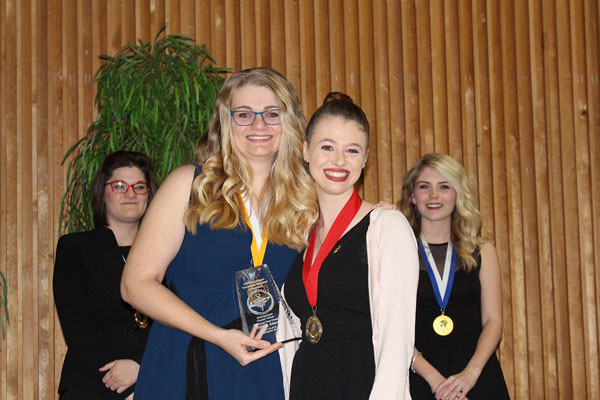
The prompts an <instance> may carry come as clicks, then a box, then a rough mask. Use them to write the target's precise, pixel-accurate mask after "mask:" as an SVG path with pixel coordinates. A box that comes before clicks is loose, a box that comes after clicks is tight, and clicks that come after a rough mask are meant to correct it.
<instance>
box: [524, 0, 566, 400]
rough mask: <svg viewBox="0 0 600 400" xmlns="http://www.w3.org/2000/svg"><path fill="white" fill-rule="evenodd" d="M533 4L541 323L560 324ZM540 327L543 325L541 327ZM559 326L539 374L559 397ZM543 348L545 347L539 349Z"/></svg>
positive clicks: (538, 29) (549, 332)
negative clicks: (556, 310)
mask: <svg viewBox="0 0 600 400" xmlns="http://www.w3.org/2000/svg"><path fill="white" fill-rule="evenodd" d="M529 4H530V11H531V12H530V13H529V24H530V27H531V29H530V35H529V37H530V41H531V45H530V49H531V51H530V57H531V93H532V100H533V104H532V116H533V118H532V119H533V121H532V124H533V126H532V127H533V136H534V137H533V140H534V147H533V152H534V154H535V159H534V161H533V164H534V168H535V177H534V178H535V180H534V183H535V193H536V197H537V201H536V204H535V206H536V211H537V238H538V260H539V262H538V269H539V273H538V274H537V278H538V279H539V282H540V285H539V286H540V305H539V306H540V308H541V311H540V314H539V318H540V319H538V321H537V322H538V324H539V323H540V321H544V323H545V324H546V325H547V326H552V327H555V326H556V319H555V318H554V299H553V291H554V290H553V285H552V275H551V274H548V273H546V271H547V267H548V266H549V265H552V257H551V244H550V236H551V235H550V232H551V231H550V228H551V227H550V224H549V223H548V222H549V221H550V201H549V193H548V188H549V184H548V183H549V182H548V180H549V172H548V162H547V161H548V154H547V148H548V143H547V135H546V121H545V118H546V116H545V106H546V101H547V99H546V98H545V96H544V56H543V42H542V28H543V24H542V7H541V2H540V1H537V0H536V1H532V2H530V3H529ZM537 328H539V326H538V327H537ZM554 332H555V329H542V331H541V337H542V342H541V343H540V344H539V346H537V347H540V346H543V351H540V354H539V356H540V357H542V358H543V359H542V360H541V362H542V363H543V372H544V373H543V374H538V378H539V379H542V378H543V390H544V395H545V397H546V398H559V397H558V380H557V362H556V341H555V339H554V334H553V333H554ZM539 350H542V349H539Z"/></svg>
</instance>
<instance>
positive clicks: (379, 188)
mask: <svg viewBox="0 0 600 400" xmlns="http://www.w3.org/2000/svg"><path fill="white" fill-rule="evenodd" d="M599 22H600V8H599V6H598V1H597V0H585V1H580V0H551V1H546V0H529V1H518V0H488V1H486V0H471V1H466V0H461V1H452V0H430V1H425V0H406V1H383V0H373V1H363V0H327V1H323V0H225V1H222V0H172V1H167V0H95V1H87V0H48V1H42V0H39V1H36V0H2V1H0V211H1V213H0V270H2V271H3V272H4V273H5V275H6V276H7V278H8V290H9V310H10V316H11V324H10V326H9V327H8V332H7V339H6V341H4V342H1V341H0V350H1V353H0V400H4V399H53V398H56V395H55V393H56V386H57V383H58V379H59V376H60V368H61V365H62V359H63V356H64V352H65V345H64V341H63V338H62V333H61V330H60V326H59V324H58V321H57V319H56V316H55V311H54V302H53V299H52V286H51V279H52V270H53V260H54V249H55V245H56V241H57V239H58V237H57V235H58V232H57V230H58V220H57V218H58V212H59V207H60V198H61V196H62V193H63V191H64V175H65V170H64V168H63V167H62V166H61V159H62V156H63V154H64V153H65V151H66V149H67V148H68V147H69V146H70V145H71V144H72V143H73V142H74V141H75V140H76V139H77V138H79V137H81V136H82V135H84V134H85V131H86V128H87V126H88V125H89V123H90V122H91V121H92V120H93V118H94V115H95V110H94V106H93V97H94V85H93V74H94V72H95V71H96V69H97V68H98V66H99V65H100V61H99V59H98V56H99V55H100V54H105V53H108V54H114V53H115V52H116V51H117V50H118V49H119V48H120V47H121V46H122V45H124V44H125V43H126V42H127V41H134V40H136V38H141V39H143V40H150V39H152V38H153V37H154V34H155V32H156V31H157V29H158V28H159V27H160V26H161V25H162V24H164V23H168V28H167V31H168V32H169V33H171V32H181V33H185V34H189V35H191V36H194V37H195V38H196V39H197V41H198V42H199V43H204V44H206V45H207V47H208V49H209V51H210V52H211V53H212V55H213V56H214V57H215V59H216V60H217V62H218V64H219V65H221V66H226V67H230V68H233V69H235V70H238V69H240V68H248V67H253V66H258V65H266V66H272V67H274V68H276V69H278V70H279V71H281V72H283V73H284V74H286V75H287V76H288V77H289V79H290V80H291V81H292V83H293V84H294V85H295V87H296V88H297V90H298V92H299V94H300V97H301V99H302V102H303V106H304V109H305V111H306V112H307V114H308V115H310V113H312V112H313V111H314V110H315V108H316V107H317V106H318V105H319V104H320V103H321V101H322V99H323V97H324V96H325V94H326V93H327V92H329V91H331V90H340V91H345V92H347V93H349V94H350V95H351V96H352V97H353V98H354V99H355V101H356V102H357V103H358V104H360V105H361V106H362V107H363V108H364V110H365V111H366V113H367V115H368V116H369V118H370V120H371V121H372V131H373V133H372V141H371V150H370V157H369V162H368V167H367V168H366V171H365V179H364V184H363V187H362V190H363V193H364V195H365V197H366V198H367V199H368V200H370V201H377V200H386V201H397V200H398V199H399V196H400V191H401V182H402V176H403V174H404V173H405V171H406V169H407V168H409V167H410V166H411V165H412V163H413V162H414V161H415V160H416V159H417V158H419V157H420V156H421V155H422V154H423V153H426V152H430V151H440V152H447V153H449V154H451V155H452V156H454V157H456V158H457V159H458V160H460V161H461V162H463V163H464V165H465V167H466V169H467V172H468V174H469V177H470V179H471V181H472V183H473V185H474V186H475V188H476V193H477V198H478V201H479V206H480V208H481V211H482V214H483V216H484V221H485V223H484V227H483V234H484V235H485V236H486V237H488V238H490V239H492V240H494V242H495V243H496V246H497V248H498V252H499V256H500V260H501V267H502V279H503V293H504V306H503V310H504V337H503V340H502V342H501V344H500V349H499V355H500V359H501V363H502V366H503V369H504V374H505V376H506V380H507V382H508V385H509V389H510V393H511V397H512V398H516V399H529V398H542V397H545V398H560V399H584V398H588V399H600V371H599V367H600V366H599V362H600V359H599V356H598V350H599V348H598V347H599V339H600V335H599V330H600V300H599V294H600V185H599V183H600V87H599V86H600V48H599V47H598V43H600V33H599V28H598V25H599Z"/></svg>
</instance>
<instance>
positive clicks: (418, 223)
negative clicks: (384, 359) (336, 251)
mask: <svg viewBox="0 0 600 400" xmlns="http://www.w3.org/2000/svg"><path fill="white" fill-rule="evenodd" d="M399 206H400V209H401V210H402V212H403V213H404V215H406V218H407V219H408V221H409V223H410V225H411V226H412V228H413V231H414V233H415V236H416V237H417V240H418V241H419V255H420V277H419V290H418V294H417V319H416V329H415V350H414V353H413V358H412V360H411V361H412V362H411V370H412V372H413V373H412V374H411V375H410V389H411V395H412V397H413V399H433V398H435V399H438V400H441V399H444V400H447V399H454V400H462V399H465V398H468V399H470V400H476V399H486V400H487V399H507V398H508V392H507V389H506V383H505V381H504V376H503V375H502V370H501V368H500V364H499V362H498V359H497V358H496V354H495V351H496V348H497V346H498V343H499V342H500V338H501V337H502V286H501V280H500V279H501V278H500V269H499V266H498V256H497V254H496V249H495V248H494V245H493V244H492V243H490V242H489V241H485V240H483V239H481V238H480V237H479V232H480V228H481V217H480V214H479V211H478V210H477V208H476V207H475V204H474V201H473V195H472V190H471V187H470V185H469V182H468V179H467V176H466V173H465V170H464V168H463V167H462V165H460V164H459V163H458V162H457V161H456V160H454V159H453V158H452V157H450V156H448V155H445V154H439V153H430V154H426V155H425V156H423V157H422V158H421V159H419V160H418V161H417V162H416V163H415V165H414V166H413V168H412V169H411V170H410V171H409V172H408V173H407V175H406V178H405V179H404V185H403V188H402V199H401V201H400V203H399Z"/></svg>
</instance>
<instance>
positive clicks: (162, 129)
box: [59, 26, 227, 232]
mask: <svg viewBox="0 0 600 400" xmlns="http://www.w3.org/2000/svg"><path fill="white" fill-rule="evenodd" d="M164 30H165V26H163V27H162V28H161V29H160V30H159V31H158V33H157V34H156V37H155V39H154V42H153V43H150V42H143V41H141V40H140V41H139V43H138V44H132V43H129V44H127V45H126V46H125V47H123V48H122V49H121V50H120V51H119V53H118V54H117V55H116V56H114V57H111V56H107V55H102V56H101V58H102V59H103V60H104V62H103V64H102V65H101V66H100V68H99V69H98V71H97V72H96V74H95V76H94V79H95V81H96V84H97V93H96V98H95V103H96V106H97V108H98V116H97V118H96V120H95V121H94V122H93V123H92V124H91V125H90V127H89V129H88V133H87V135H86V136H85V137H83V138H82V139H80V140H79V141H77V142H76V143H75V144H73V146H72V147H71V148H69V150H68V151H67V152H66V154H65V156H64V158H63V160H62V162H63V164H64V162H65V161H66V160H67V159H68V158H69V156H71V155H74V156H73V158H72V159H71V160H70V161H69V163H68V166H67V183H66V192H65V194H64V196H63V198H62V203H61V211H60V218H59V219H60V227H59V231H60V232H76V231H83V230H87V229H91V228H93V226H94V223H93V213H92V208H91V201H90V194H89V193H90V186H91V182H92V180H93V178H94V176H95V174H96V172H97V170H98V168H99V166H100V164H101V163H102V160H103V159H104V157H105V156H106V155H107V154H109V153H111V152H113V151H116V150H132V151H140V152H143V153H145V154H147V155H148V156H149V157H150V158H151V159H152V160H154V167H155V176H156V179H157V181H158V183H160V182H162V181H163V180H164V179H165V177H166V176H167V175H168V173H169V172H171V171H172V170H173V169H175V168H176V167H178V166H180V165H182V164H185V163H189V162H191V161H193V157H194V149H195V146H196V142H197V141H198V139H199V137H200V136H201V135H202V133H203V132H204V129H205V126H206V124H207V122H208V120H209V118H210V115H211V113H212V110H213V108H214V105H215V100H216V96H217V93H218V91H219V89H220V88H221V85H222V84H223V81H224V78H223V76H222V75H223V72H226V71H227V69H226V68H219V67H216V66H215V61H214V60H213V59H212V57H211V56H210V54H209V53H208V51H207V50H206V47H205V46H198V45H195V44H193V40H192V38H191V37H189V36H185V35H181V34H171V35H166V36H164V37H163V38H160V36H161V34H162V33H163V31H164Z"/></svg>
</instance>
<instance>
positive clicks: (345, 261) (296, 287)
mask: <svg viewBox="0 0 600 400" xmlns="http://www.w3.org/2000/svg"><path fill="white" fill-rule="evenodd" d="M369 221H370V217H369V215H367V216H365V217H364V218H363V219H362V220H361V221H360V222H359V223H358V224H356V225H355V226H354V227H352V229H351V230H349V231H348V232H347V233H346V234H345V235H344V236H342V237H341V238H340V240H339V241H338V242H337V243H336V244H335V246H334V247H333V250H332V251H331V252H330V253H329V254H328V255H327V257H326V258H325V260H324V261H323V264H322V266H321V270H320V271H319V285H318V292H317V316H318V318H319V319H320V320H321V323H322V324H323V336H322V337H321V339H320V341H319V342H318V343H317V344H310V343H309V342H308V341H307V340H306V334H305V332H304V327H305V325H306V321H307V320H308V318H309V317H311V316H312V308H311V306H310V304H309V302H308V298H307V296H306V291H305V288H304V282H303V281H302V264H303V259H302V254H300V255H299V256H298V258H297V259H296V262H295V263H294V265H293V266H292V269H291V270H290V273H289V275H288V278H287V280H286V283H285V293H286V299H287V300H288V303H289V305H290V307H291V309H292V311H293V312H294V313H295V314H296V315H297V316H298V317H299V318H300V321H301V327H302V331H303V332H302V342H301V343H300V348H299V349H298V351H297V352H296V354H295V356H294V362H293V365H292V376H291V383H290V400H299V399H307V400H308V399H310V400H318V399H328V400H332V399H333V400H335V399H339V400H342V399H343V400H354V399H368V397H369V394H370V393H371V389H372V388H373V382H374V379H375V357H374V354H373V342H372V338H371V336H372V332H373V330H372V326H371V313H370V308H369V286H368V279H369V278H368V273H369V271H368V261H367V247H366V233H367V229H368V227H369Z"/></svg>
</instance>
